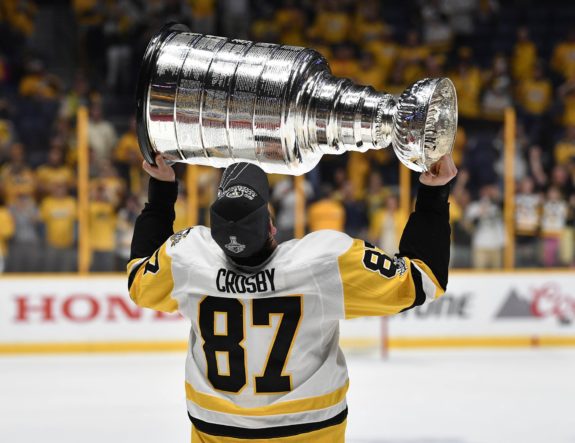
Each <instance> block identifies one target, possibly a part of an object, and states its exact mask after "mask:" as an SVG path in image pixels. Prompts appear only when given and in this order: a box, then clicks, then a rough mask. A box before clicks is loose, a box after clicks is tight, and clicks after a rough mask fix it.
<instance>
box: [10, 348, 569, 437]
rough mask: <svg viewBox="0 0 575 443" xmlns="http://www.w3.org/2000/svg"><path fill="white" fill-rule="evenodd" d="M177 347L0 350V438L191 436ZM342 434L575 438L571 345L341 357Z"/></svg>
mask: <svg viewBox="0 0 575 443" xmlns="http://www.w3.org/2000/svg"><path fill="white" fill-rule="evenodd" d="M184 358H185V356H184V354H180V353H161V354H124V355H99V354H87V355H63V356H3V357H1V358H0V442H4V443H35V442H38V441H41V442H45V443H52V442H54V443H77V442H83V443H102V442H105V443H115V442H122V443H124V442H125V443H131V442H138V443H171V442H189V433H190V428H189V426H190V425H189V423H188V419H187V416H186V411H185V402H184V389H183V386H184V382H183V373H184ZM348 365H349V371H350V379H351V384H350V392H349V396H348V400H349V408H350V414H349V420H348V432H347V441H348V442H352V443H353V442H356V443H375V442H381V443H499V442H501V443H503V442H505V443H515V442H517V443H569V442H570V443H575V350H570V349H536V350H496V351H495V350H493V351H483V350H470V351H436V350H434V351H426V352H422V351H392V353H391V357H390V360H388V361H381V360H380V359H378V358H372V357H368V356H354V357H350V358H349V359H348Z"/></svg>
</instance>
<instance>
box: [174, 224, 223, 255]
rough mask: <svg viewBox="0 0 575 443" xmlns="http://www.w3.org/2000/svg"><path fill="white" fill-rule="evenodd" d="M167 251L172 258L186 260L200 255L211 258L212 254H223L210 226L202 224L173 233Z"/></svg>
mask: <svg viewBox="0 0 575 443" xmlns="http://www.w3.org/2000/svg"><path fill="white" fill-rule="evenodd" d="M166 251H167V252H168V254H169V255H170V256H171V257H172V259H174V258H176V259H179V260H184V261H186V262H188V261H190V260H191V261H194V260H195V259H196V258H200V257H201V258H203V259H206V260H210V258H211V256H212V255H218V256H219V255H221V254H219V247H218V246H217V244H216V243H215V242H214V240H213V239H212V236H211V233H210V228H208V227H206V226H200V225H198V226H192V227H190V228H186V229H183V230H181V231H179V232H176V233H174V234H172V235H171V236H170V238H168V240H167V241H166Z"/></svg>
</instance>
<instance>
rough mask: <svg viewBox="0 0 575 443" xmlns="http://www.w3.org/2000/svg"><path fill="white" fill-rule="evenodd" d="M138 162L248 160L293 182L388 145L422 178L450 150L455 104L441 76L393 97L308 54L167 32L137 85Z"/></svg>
mask: <svg viewBox="0 0 575 443" xmlns="http://www.w3.org/2000/svg"><path fill="white" fill-rule="evenodd" d="M137 106H138V110H137V123H138V124H137V132H138V140H139V143H140V148H141V150H142V154H143V155H144V158H145V159H146V160H147V161H148V162H149V163H152V164H153V163H154V158H155V155H157V154H158V153H159V154H160V155H162V157H164V158H165V159H166V160H168V161H172V162H186V163H192V164H201V165H210V166H214V167H226V166H228V165H230V164H232V163H234V162H237V161H247V162H251V163H255V164H257V165H259V166H260V167H262V169H264V170H265V171H266V172H268V173H282V174H291V175H299V174H303V173H305V172H308V171H309V170H311V169H313V168H314V167H315V165H316V164H317V163H318V162H319V160H320V158H321V157H322V155H323V154H342V153H343V152H346V151H360V152H365V151H367V150H368V149H381V148H385V147H387V146H389V145H390V144H391V145H392V146H393V149H394V151H395V153H396V155H397V156H398V158H399V160H401V162H402V163H404V164H405V165H406V166H407V167H409V168H410V169H413V170H415V171H426V170H428V168H429V167H430V165H431V164H433V163H434V162H435V161H437V160H438V159H439V158H440V157H441V156H443V155H444V154H446V153H449V152H451V149H452V147H453V143H454V139H455V132H456V129H457V97H456V94H455V88H454V86H453V83H452V82H451V81H450V80H449V79H448V78H428V79H423V80H420V81H418V82H416V83H415V84H413V85H412V86H410V87H409V88H408V89H406V90H405V91H404V92H403V93H402V94H401V95H400V96H399V97H394V96H392V95H390V94H386V93H384V92H377V91H375V90H374V89H373V88H371V87H369V86H359V85H356V84H354V83H353V82H352V81H351V80H348V79H344V78H337V77H334V76H333V75H332V74H331V72H330V69H329V66H328V63H327V61H326V60H325V59H324V58H323V57H322V56H321V55H320V54H319V53H318V52H316V51H314V50H312V49H307V48H301V47H295V46H286V45H277V44H269V43H254V42H250V41H245V40H233V39H228V38H224V37H216V36H210V35H201V34H195V33H192V32H189V30H188V28H186V27H185V26H184V25H179V24H170V25H167V26H165V27H164V28H163V29H162V30H161V31H160V32H158V33H157V34H156V35H155V36H154V37H153V38H152V40H151V41H150V43H149V44H148V48H147V50H146V53H145V55H144V60H143V63H142V67H141V69H140V75H139V79H138V86H137Z"/></svg>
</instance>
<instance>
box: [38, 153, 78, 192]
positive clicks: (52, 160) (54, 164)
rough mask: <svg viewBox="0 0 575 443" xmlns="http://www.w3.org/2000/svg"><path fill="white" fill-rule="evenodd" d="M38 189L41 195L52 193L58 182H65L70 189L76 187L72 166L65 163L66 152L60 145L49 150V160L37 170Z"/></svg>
mask: <svg viewBox="0 0 575 443" xmlns="http://www.w3.org/2000/svg"><path fill="white" fill-rule="evenodd" d="M36 179H37V182H38V191H39V192H40V194H41V195H47V194H49V193H50V189H51V188H52V187H53V186H54V185H55V184H56V183H63V184H65V185H66V186H68V188H69V189H71V188H73V187H74V184H75V177H74V172H73V171H72V168H71V167H70V166H68V165H67V164H65V163H64V153H63V151H62V150H61V149H60V148H59V147H52V148H51V149H50V151H49V152H48V161H47V163H46V164H44V165H42V166H39V167H38V169H37V170H36Z"/></svg>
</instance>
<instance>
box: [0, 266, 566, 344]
mask: <svg viewBox="0 0 575 443" xmlns="http://www.w3.org/2000/svg"><path fill="white" fill-rule="evenodd" d="M188 333H189V328H188V324H187V322H186V320H184V319H182V318H180V317H179V316H177V315H168V314H162V313H156V312H153V311H150V310H146V309H140V308H138V307H136V306H135V305H134V304H133V303H132V302H131V301H130V299H129V297H128V295H127V290H126V279H125V277H124V276H120V275H106V276H87V277H82V276H75V275H74V276H25V275H20V276H10V277H6V276H3V277H2V280H1V282H0V353H28V352H30V353H40V352H46V353H51V352H86V351H94V352H129V351H164V350H166V351H169V350H183V349H185V348H186V339H187V336H188ZM382 340H386V341H387V343H388V344H389V346H390V347H391V348H413V347H477V346H480V347H497V346H521V347H523V346H575V273H574V272H572V271H569V272H568V271H564V272H559V271H547V272H541V271H529V272H514V273H505V272H490V273H475V272H471V273H459V272H454V273H452V275H451V276H450V281H449V287H448V291H447V293H446V294H445V295H444V296H443V297H442V298H440V299H438V300H437V301H435V302H434V303H431V304H429V305H426V306H423V307H421V308H418V309H414V310H411V311H408V312H405V313H402V314H399V315H397V316H395V317H393V318H390V319H389V320H388V321H383V322H382V320H381V319H380V318H363V319H356V320H351V321H342V322H341V341H342V345H343V346H344V347H345V348H347V349H351V350H354V349H355V350H362V349H373V348H377V347H380V346H381V344H382Z"/></svg>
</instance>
